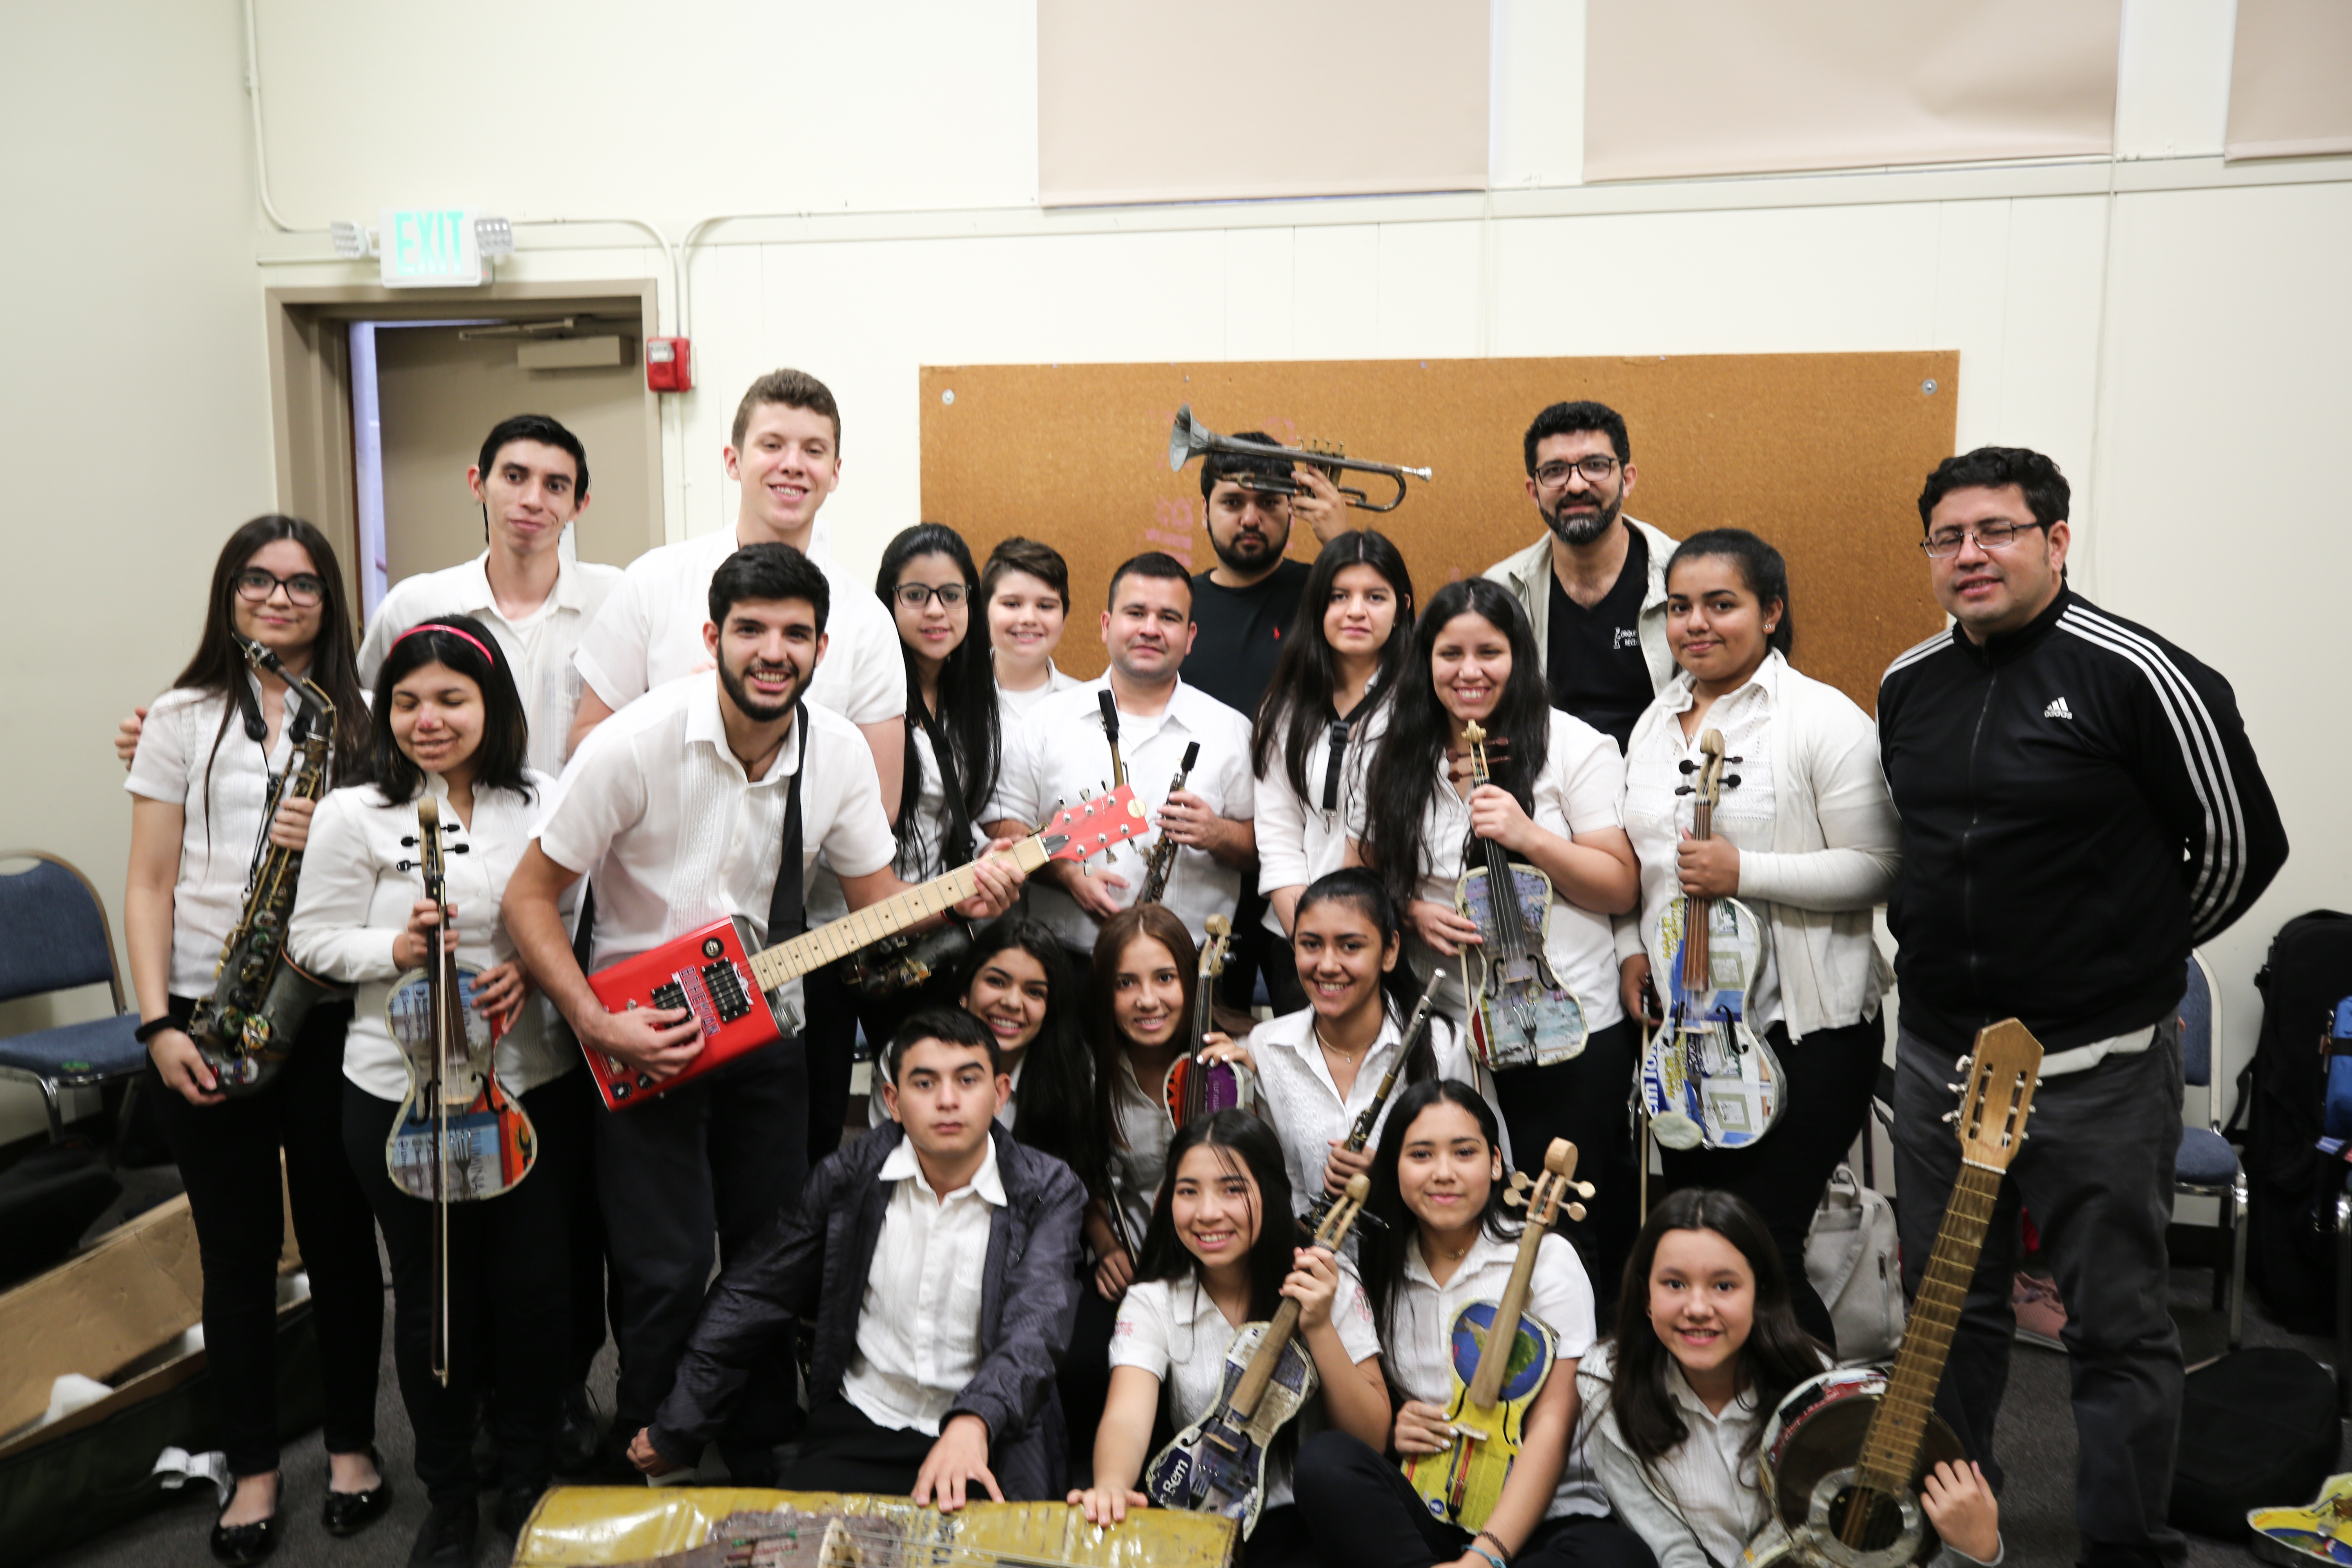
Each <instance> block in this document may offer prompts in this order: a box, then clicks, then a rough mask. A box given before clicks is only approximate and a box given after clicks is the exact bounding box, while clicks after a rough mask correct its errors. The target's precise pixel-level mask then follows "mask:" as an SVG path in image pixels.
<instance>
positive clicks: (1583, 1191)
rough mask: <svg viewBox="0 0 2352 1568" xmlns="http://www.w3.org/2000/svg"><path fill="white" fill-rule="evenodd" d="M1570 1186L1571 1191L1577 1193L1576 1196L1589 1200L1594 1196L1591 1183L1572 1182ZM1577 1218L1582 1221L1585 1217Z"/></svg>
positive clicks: (1579, 1216)
mask: <svg viewBox="0 0 2352 1568" xmlns="http://www.w3.org/2000/svg"><path fill="white" fill-rule="evenodd" d="M1568 1185H1569V1190H1570V1191H1571V1192H1573V1193H1575V1194H1576V1195H1577V1196H1578V1197H1580V1198H1589V1197H1591V1195H1592V1184H1591V1182H1570V1183H1569V1184H1568ZM1577 1217H1578V1218H1580V1219H1581V1218H1583V1217H1584V1216H1583V1215H1578V1216H1577Z"/></svg>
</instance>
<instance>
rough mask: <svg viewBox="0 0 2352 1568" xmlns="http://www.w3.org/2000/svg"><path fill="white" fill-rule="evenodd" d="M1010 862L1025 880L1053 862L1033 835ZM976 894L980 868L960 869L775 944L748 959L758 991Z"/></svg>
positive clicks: (1014, 849)
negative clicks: (1030, 874)
mask: <svg viewBox="0 0 2352 1568" xmlns="http://www.w3.org/2000/svg"><path fill="white" fill-rule="evenodd" d="M1008 853H1009V856H1010V858H1011V859H1012V860H1013V864H1015V865H1017V866H1019V867H1020V868H1021V870H1022V873H1023V874H1024V876H1025V875H1027V874H1029V873H1031V872H1034V871H1035V870H1036V869H1037V868H1039V867H1041V866H1043V865H1044V864H1045V862H1046V860H1048V859H1049V858H1051V857H1049V856H1048V855H1047V854H1046V853H1045V845H1044V844H1043V843H1041V842H1040V841H1039V840H1038V839H1036V838H1034V837H1030V838H1024V839H1023V840H1022V841H1021V842H1020V843H1018V844H1015V845H1014V846H1013V847H1012V849H1011V850H1010V851H1009V852H1008ZM979 890H980V876H979V866H978V863H977V862H974V863H973V864H972V865H970V866H959V867H957V868H955V869H954V870H952V871H950V872H949V873H948V874H947V875H946V876H944V877H934V878H932V879H930V880H929V881H928V882H925V883H923V884H922V885H921V886H919V887H914V888H909V889H907V890H906V891H905V892H903V893H898V894H895V895H893V896H892V897H890V898H887V899H884V900H882V901H881V902H879V903H876V904H868V905H866V907H865V908H864V909H862V910H858V911H856V913H855V914H850V915H845V916H843V917H842V918H841V919H840V920H837V921H830V922H828V923H827V924H824V925H821V926H819V927H817V929H816V930H814V931H807V932H804V933H803V934H802V935H800V936H796V937H794V938H793V939H792V940H791V941H790V942H778V943H777V944H776V945H775V946H773V947H772V948H769V949H767V950H766V951H765V952H757V953H754V954H752V956H751V973H752V976H753V977H754V978H755V979H757V980H758V981H759V983H760V989H761V990H762V991H773V990H774V989H775V988H776V987H777V986H779V985H782V984H784V983H785V982H786V981H788V980H794V979H797V978H799V977H800V976H801V975H803V974H806V973H809V972H810V971H811V970H813V969H821V968H823V967H824V965H826V964H828V963H833V962H834V961H835V959H840V958H846V957H848V956H849V955H850V954H851V953H853V952H856V951H857V950H858V949H860V948H863V947H870V946H872V945H873V944H874V943H875V942H880V941H881V940H882V939H883V938H885V937H889V936H896V935H898V933H899V932H900V931H905V930H906V929H907V928H908V926H910V925H914V924H916V923H917V922H918V921H925V920H929V918H930V917H931V916H933V915H936V914H941V913H944V912H946V911H947V910H951V909H953V908H954V907H955V906H956V905H958V904H960V903H961V902H963V901H964V900H966V899H969V898H971V896H972V895H973V894H974V893H976V892H978V891H979Z"/></svg>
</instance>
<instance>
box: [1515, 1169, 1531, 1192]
mask: <svg viewBox="0 0 2352 1568" xmlns="http://www.w3.org/2000/svg"><path fill="white" fill-rule="evenodd" d="M1534 1185H1535V1183H1534V1181H1533V1180H1531V1179H1530V1178H1529V1177H1528V1173H1526V1172H1525V1171H1513V1172H1512V1173H1511V1190H1512V1191H1513V1192H1515V1193H1524V1192H1526V1191H1527V1190H1528V1188H1529V1187H1532V1186H1534Z"/></svg>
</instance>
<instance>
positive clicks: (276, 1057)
mask: <svg viewBox="0 0 2352 1568" xmlns="http://www.w3.org/2000/svg"><path fill="white" fill-rule="evenodd" d="M236 640H237V643H238V645H239V647H240V650H241V651H242V652H243V653H244V655H245V658H246V662H247V664H250V665H251V666H252V667H253V668H256V669H257V670H266V671H268V673H269V674H271V675H274V676H276V677H277V678H278V679H280V680H282V681H284V682H286V684H287V685H289V686H299V687H300V688H301V689H302V695H303V696H304V697H305V698H306V699H307V700H310V702H312V703H315V704H316V705H317V708H318V711H317V713H316V714H315V715H311V716H310V728H309V729H308V730H307V731H304V732H303V733H302V734H300V735H299V737H298V740H297V752H298V754H297V757H296V759H295V761H294V763H292V765H290V766H289V768H288V769H287V771H286V776H285V777H284V778H283V779H281V780H280V781H279V782H278V787H277V788H276V789H274V790H273V791H271V792H270V796H269V800H268V804H267V805H266V806H265V808H264V814H263V817H262V820H263V822H264V823H265V824H268V823H270V822H274V821H276V820H277V817H278V806H279V805H282V804H283V803H284V802H286V801H288V800H317V799H318V798H319V797H320V796H321V795H325V794H326V793H327V775H328V773H329V771H330V769H331V765H332V760H333V754H334V746H335V705H334V704H333V703H332V702H330V701H328V700H327V694H326V692H325V691H323V690H321V689H320V687H319V684H318V682H316V681H314V680H312V679H310V677H308V676H303V677H301V678H299V679H297V678H296V677H294V676H292V675H289V674H288V673H287V670H286V667H285V666H284V665H283V664H281V663H279V662H278V656H277V655H276V654H274V653H272V652H270V650H269V649H268V648H267V647H263V646H262V645H261V644H259V643H257V642H255V641H253V640H251V639H250V638H247V637H239V638H237V639H236ZM264 831H265V832H266V831H267V827H266V826H265V828H264ZM301 873H302V852H301V851H300V850H299V849H286V848H281V847H278V845H276V844H271V845H269V846H268V848H267V849H266V850H265V851H264V853H263V855H262V858H261V863H260V865H259V866H258V867H257V868H255V871H254V875H253V881H252V885H251V886H250V887H249V888H247V890H246V895H245V908H244V910H242V911H241V912H240V913H239V914H238V916H237V921H236V930H235V931H231V932H230V933H229V938H228V942H227V943H226V945H225V946H224V947H223V948H222V949H221V957H220V963H219V965H218V966H217V967H216V968H215V970H214V972H213V994H211V995H209V996H205V997H200V998H198V999H197V1002H196V1007H195V1012H194V1015H193V1016H191V1017H190V1018H189V1020H188V1037H189V1038H191V1039H193V1040H194V1041H195V1043H196V1048H197V1050H198V1051H200V1052H201V1053H203V1056H204V1058H205V1066H206V1067H208V1068H211V1069H212V1071H213V1076H214V1078H215V1079H216V1080H218V1082H219V1084H220V1089H221V1092H222V1093H223V1094H226V1095H228V1096H230V1097H232V1098H235V1097H236V1096H238V1095H245V1094H251V1093H253V1092H255V1091H256V1090H257V1089H260V1088H261V1087H262V1086H263V1085H265V1084H267V1083H268V1081H269V1080H270V1079H273V1078H276V1077H277V1076H278V1068H282V1067H284V1066H285V1065H286V1058H287V1055H288V1053H289V1052H290V1051H291V1050H292V1049H293V1048H294V1037H295V1036H296V1035H298V1034H299V1033H300V1031H301V1028H302V1019H303V1017H304V1016H306V1015H307V1014H309V1012H310V1008H311V1006H312V1005H314V1004H315V1003H317V1002H318V1000H319V999H320V997H322V996H327V995H331V994H333V992H334V989H335V988H334V987H333V986H331V985H330V984H326V983H325V982H324V981H321V980H318V979H315V978H313V977H312V976H310V975H308V974H305V973H302V971H301V970H299V969H298V968H296V967H295V966H294V963H293V961H292V960H291V959H289V958H288V957H287V956H286V921H287V919H288V917H289V916H290V915H291V914H293V912H294V890H295V881H296V879H297V878H299V876H300V875H301Z"/></svg>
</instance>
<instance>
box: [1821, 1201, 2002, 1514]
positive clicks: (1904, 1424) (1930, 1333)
mask: <svg viewBox="0 0 2352 1568" xmlns="http://www.w3.org/2000/svg"><path fill="white" fill-rule="evenodd" d="M2000 1178H2001V1173H2000V1172H1999V1171H1997V1170H1994V1169H1992V1168H1990V1166H1985V1165H1975V1164H1969V1163H1965V1162H1963V1163H1962V1164H1961V1166H1960V1173H1959V1179H1958V1181H1956V1182H1954V1183H1953V1184H1952V1199H1951V1203H1950V1205H1948V1207H1947V1208H1946V1209H1945V1210H1944V1225H1943V1228H1942V1229H1941V1230H1939V1231H1937V1233H1936V1249H1935V1251H1934V1252H1932V1253H1931V1254H1929V1255H1928V1258H1927V1273H1926V1274H1925V1275H1924V1276H1923V1277H1922V1278H1921V1279H1920V1281H1919V1296H1918V1299H1917V1300H1916V1301H1914V1302H1913V1303H1912V1307H1911V1317H1910V1320H1909V1321H1908V1322H1906V1324H1905V1325H1904V1329H1903V1348H1902V1350H1901V1351H1900V1352H1896V1355H1895V1370H1894V1371H1893V1373H1890V1374H1889V1375H1888V1377H1887V1380H1886V1392H1885V1394H1884V1395H1882V1396H1881V1397H1880V1399H1879V1401H1878V1406H1877V1409H1876V1410H1875V1411H1874V1413H1873V1414H1872V1415H1871V1418H1870V1429H1869V1431H1868V1432H1867V1433H1866V1434H1865V1435H1864V1438H1863V1445H1862V1456H1861V1460H1860V1464H1859V1467H1858V1473H1857V1475H1856V1477H1855V1479H1857V1480H1858V1481H1859V1482H1860V1483H1861V1484H1862V1485H1864V1486H1865V1487H1868V1488H1871V1489H1874V1490H1876V1491H1880V1492H1884V1493H1886V1494H1887V1495H1889V1496H1898V1497H1899V1496H1901V1495H1903V1494H1904V1493H1905V1492H1906V1490H1907V1489H1909V1487H1910V1485H1911V1476H1912V1472H1913V1470H1915V1469H1916V1468H1917V1465H1918V1460H1919V1452H1920V1448H1921V1447H1922V1445H1923V1444H1924V1443H1925V1442H1926V1440H1927V1422H1928V1419H1929V1417H1930V1416H1931V1415H1934V1413H1935V1407H1936V1385H1937V1384H1938V1383H1940V1382H1941V1381H1942V1380H1943V1375H1944V1358H1945V1357H1946V1356H1947V1355H1948V1354H1949V1353H1950V1352H1951V1348H1952V1331H1953V1329H1954V1328H1955V1327H1956V1326H1958V1323H1959V1321H1960V1305H1961V1303H1962V1302H1963V1301H1965V1300H1967V1299H1968V1293H1969V1278H1970V1277H1971V1276H1972V1275H1974V1274H1975V1273H1976V1268H1977V1257H1978V1254H1979V1253H1980V1252H1981V1251H1982V1250H1983V1249H1984V1239H1985V1232H1986V1231H1987V1229H1988V1228H1990V1226H1991V1223H1992V1210H1993V1204H1994V1201H1995V1200H1996V1199H1997V1198H1998V1197H1999V1196H2000Z"/></svg>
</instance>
